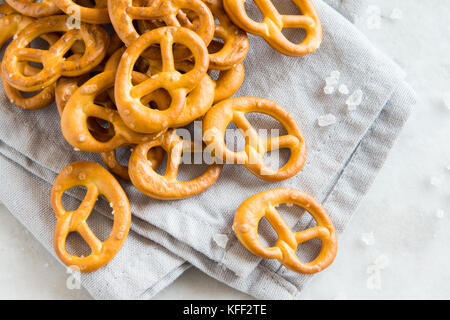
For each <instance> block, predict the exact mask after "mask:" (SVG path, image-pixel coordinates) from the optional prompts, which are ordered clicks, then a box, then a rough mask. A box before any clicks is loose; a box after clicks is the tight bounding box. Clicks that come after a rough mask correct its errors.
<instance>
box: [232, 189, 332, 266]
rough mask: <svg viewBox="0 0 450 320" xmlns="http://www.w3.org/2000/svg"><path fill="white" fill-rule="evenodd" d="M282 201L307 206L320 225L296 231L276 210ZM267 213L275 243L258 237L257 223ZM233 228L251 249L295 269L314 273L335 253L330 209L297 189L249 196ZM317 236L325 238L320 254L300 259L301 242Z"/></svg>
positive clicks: (239, 211)
mask: <svg viewBox="0 0 450 320" xmlns="http://www.w3.org/2000/svg"><path fill="white" fill-rule="evenodd" d="M282 203H285V204H295V205H297V206H299V207H301V208H303V209H305V210H306V211H308V212H309V213H310V214H311V215H312V217H313V218H314V220H315V221H316V223H317V226H316V227H312V228H309V229H306V230H303V231H299V232H295V233H294V232H293V231H292V230H291V228H289V226H288V225H287V223H286V222H285V221H284V219H283V218H282V217H281V215H280V214H279V213H278V211H277V210H276V207H277V206H278V205H280V204H282ZM264 217H265V218H266V219H267V220H268V221H269V223H270V224H271V225H272V227H273V228H274V229H275V232H276V233H277V234H278V241H277V243H276V244H275V246H274V247H270V248H266V247H264V246H263V245H262V243H261V241H260V240H259V236H258V224H259V221H260V220H261V219H262V218H264ZM233 230H234V232H235V233H236V236H237V238H238V239H239V241H240V242H241V243H242V245H243V246H244V247H245V248H247V249H248V250H249V251H250V252H251V253H253V254H254V255H257V256H259V257H262V258H266V259H277V260H278V261H280V262H281V263H282V264H283V265H284V266H285V267H286V268H288V269H290V270H293V271H295V272H299V273H307V274H312V273H316V272H319V271H322V270H323V269H325V268H326V267H328V266H329V265H330V264H331V263H332V262H333V260H334V258H335V257H336V252H337V238H336V231H335V229H334V225H333V222H332V221H331V219H330V217H329V215H328V213H327V211H326V210H325V209H324V208H323V207H322V205H321V204H320V203H319V202H318V201H317V200H315V199H314V198H313V197H312V196H310V195H309V194H307V193H304V192H302V191H299V190H296V189H292V188H278V189H273V190H268V191H264V192H261V193H258V194H256V195H254V196H252V197H250V198H248V199H247V200H245V201H244V202H243V203H242V204H241V205H240V207H239V208H238V209H237V211H236V214H235V216H234V222H233ZM316 238H318V239H320V240H321V242H322V247H321V250H320V253H319V255H318V256H317V257H316V258H315V259H314V260H313V261H311V262H308V263H304V262H302V261H300V259H299V258H298V257H297V255H296V253H295V251H296V249H297V247H298V245H299V244H301V243H304V242H306V241H309V240H312V239H316Z"/></svg>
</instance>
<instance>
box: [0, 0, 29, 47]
mask: <svg viewBox="0 0 450 320" xmlns="http://www.w3.org/2000/svg"><path fill="white" fill-rule="evenodd" d="M2 9H3V12H4V14H5V15H4V16H3V17H1V18H0V30H1V32H0V50H1V49H2V47H3V46H4V44H5V43H6V42H7V41H8V40H9V39H11V38H13V37H15V36H16V34H17V33H18V32H19V31H20V30H22V29H23V28H25V27H26V26H27V25H29V24H31V23H33V22H34V21H36V20H34V19H33V18H30V17H26V16H23V15H21V14H18V13H14V11H11V10H9V6H5V7H2Z"/></svg>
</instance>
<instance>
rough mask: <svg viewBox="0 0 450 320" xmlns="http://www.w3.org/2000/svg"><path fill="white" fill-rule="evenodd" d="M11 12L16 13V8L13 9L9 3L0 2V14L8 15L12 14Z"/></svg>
mask: <svg viewBox="0 0 450 320" xmlns="http://www.w3.org/2000/svg"><path fill="white" fill-rule="evenodd" d="M12 13H17V11H16V10H14V9H13V8H12V7H11V6H10V5H9V4H6V3H2V4H0V14H1V15H4V16H6V15H8V14H12Z"/></svg>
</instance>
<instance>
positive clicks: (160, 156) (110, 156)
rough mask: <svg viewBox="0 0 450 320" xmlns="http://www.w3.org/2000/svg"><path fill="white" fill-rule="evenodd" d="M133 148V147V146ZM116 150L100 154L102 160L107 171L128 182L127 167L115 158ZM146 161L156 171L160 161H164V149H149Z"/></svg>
mask: <svg viewBox="0 0 450 320" xmlns="http://www.w3.org/2000/svg"><path fill="white" fill-rule="evenodd" d="M133 147H135V146H134V145H133ZM116 150H117V149H116ZM116 150H112V151H108V152H102V153H101V154H100V155H101V157H102V160H103V162H104V163H105V165H106V166H107V167H108V169H109V171H111V172H112V173H114V174H115V175H116V176H118V177H119V178H122V179H123V180H127V181H129V180H130V175H129V174H128V166H124V165H122V164H120V162H119V161H118V160H117V157H116ZM147 160H148V162H149V164H150V166H151V167H152V169H153V170H156V169H158V168H159V166H160V165H161V163H162V161H163V160H164V149H162V148H160V147H157V148H153V149H151V150H150V152H149V153H148V155H147Z"/></svg>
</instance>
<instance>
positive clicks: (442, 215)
mask: <svg viewBox="0 0 450 320" xmlns="http://www.w3.org/2000/svg"><path fill="white" fill-rule="evenodd" d="M444 214H445V212H444V210H442V209H438V210H436V217H438V218H439V219H442V218H443V217H444Z"/></svg>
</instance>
